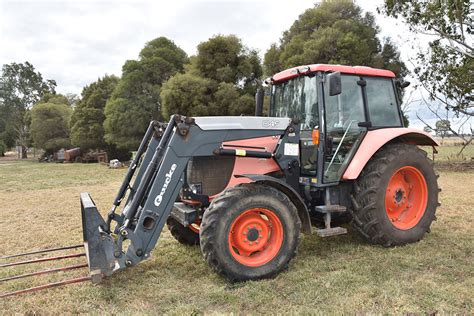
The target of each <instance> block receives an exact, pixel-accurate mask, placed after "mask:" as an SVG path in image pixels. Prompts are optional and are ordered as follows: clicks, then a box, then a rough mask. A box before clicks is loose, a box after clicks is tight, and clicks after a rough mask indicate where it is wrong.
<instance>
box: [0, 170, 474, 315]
mask: <svg viewBox="0 0 474 316" xmlns="http://www.w3.org/2000/svg"><path fill="white" fill-rule="evenodd" d="M124 173H125V171H124V170H110V169H107V168H106V167H104V166H100V165H97V164H89V165H87V164H54V163H49V164H46V163H43V164H40V163H37V162H32V161H28V162H16V161H5V162H3V163H2V162H1V161H0V201H1V204H0V227H1V231H0V238H1V240H2V243H1V244H0V256H2V255H6V254H11V253H17V252H21V251H26V250H30V249H40V248H45V247H54V246H60V245H69V244H76V243H81V242H82V240H81V238H82V237H81V236H82V235H81V230H82V229H81V218H80V206H79V193H80V192H84V191H87V192H90V193H91V195H92V197H93V198H94V200H95V202H96V203H97V205H98V207H99V209H100V210H101V211H102V213H105V212H106V211H107V210H108V208H109V207H110V204H111V201H112V200H113V197H114V195H115V193H116V190H117V189H118V186H119V184H120V181H121V179H122V177H123V174H124ZM439 182H440V186H441V187H442V188H443V191H442V192H441V196H440V200H441V203H442V206H441V207H440V208H439V209H438V220H437V221H436V222H435V223H434V224H433V226H432V232H431V233H430V234H428V235H427V236H426V237H425V239H424V240H422V241H421V242H419V243H417V244H412V245H408V246H405V247H396V248H391V249H385V248H381V247H376V246H371V245H368V244H367V243H365V242H364V241H363V240H362V239H361V238H359V237H358V235H357V234H356V233H355V232H354V231H353V230H350V231H349V234H347V235H344V236H339V237H333V238H328V239H320V238H318V237H317V236H316V235H312V236H305V237H304V238H303V241H302V243H301V245H300V248H299V252H298V255H297V257H296V258H295V259H294V260H293V261H292V263H291V265H290V268H289V270H287V271H285V272H283V273H281V274H280V275H278V276H277V277H276V278H274V279H270V280H262V281H256V282H255V281H250V282H244V283H238V284H230V283H228V282H227V281H225V280H224V279H223V278H221V277H219V276H218V275H216V274H215V273H213V272H212V271H211V269H210V268H209V267H208V266H207V264H206V263H205V262H204V261H203V259H202V257H201V253H200V250H199V248H198V247H186V246H182V245H180V244H178V243H177V242H176V241H175V240H174V239H173V238H172V237H171V235H170V234H169V232H168V231H165V232H164V233H163V235H162V237H161V239H160V241H159V242H158V245H157V247H156V249H155V250H154V251H153V253H152V254H153V256H152V258H151V259H150V260H148V261H145V262H143V263H141V264H140V265H138V266H136V267H134V268H130V269H128V270H126V271H123V272H120V273H117V274H115V275H113V276H112V277H111V278H109V279H108V280H106V281H105V282H103V283H101V284H99V285H92V284H91V283H82V284H79V285H70V286H67V287H62V288H57V289H52V290H45V291H41V292H38V293H36V294H28V295H25V296H18V297H14V298H9V299H3V300H2V299H0V311H2V313H6V314H14V313H39V314H63V313H87V312H92V313H95V314H102V313H112V314H118V313H120V314H124V313H125V314H129V313H133V314H136V313H148V314H162V313H172V314H192V313H213V312H215V313H223V312H227V313H228V312H238V313H244V314H247V313H314V312H319V313H329V312H331V313H337V314H340V313H349V312H350V313H353V312H358V313H360V312H370V313H412V312H414V313H432V312H440V313H461V314H472V313H474V299H473V298H474V295H473V289H474V264H473V263H474V254H473V251H474V237H473V236H474V228H473V218H474V217H473V215H474V214H473V213H474V208H473V204H474V173H468V172H465V173H460V172H457V173H455V172H448V171H442V172H441V177H440V179H439ZM83 261H84V259H83V258H82V259H75V260H70V261H69V262H62V263H61V265H62V264H66V263H67V264H72V263H79V262H83ZM1 263H3V262H0V264H1ZM53 266H55V265H53V264H43V265H36V266H35V267H32V268H33V269H35V268H40V267H43V268H46V267H53ZM29 269H31V268H29ZM29 269H27V268H26V267H25V268H21V269H16V271H17V272H18V271H19V272H26V271H29ZM12 273H13V269H11V268H2V269H1V270H0V278H2V277H6V276H9V275H12ZM84 274H86V271H85V270H82V271H76V272H73V273H68V274H67V275H66V274H58V275H54V276H51V277H47V276H43V277H38V278H37V279H35V280H34V281H17V282H11V283H7V284H0V292H6V291H12V290H17V289H20V288H22V287H26V286H33V285H36V284H39V283H41V282H46V281H54V280H59V279H62V278H66V277H74V276H80V275H84Z"/></svg>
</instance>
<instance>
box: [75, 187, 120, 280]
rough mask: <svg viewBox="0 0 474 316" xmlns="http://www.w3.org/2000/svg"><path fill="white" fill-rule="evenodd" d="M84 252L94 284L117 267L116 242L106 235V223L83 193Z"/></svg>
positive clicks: (87, 196)
mask: <svg viewBox="0 0 474 316" xmlns="http://www.w3.org/2000/svg"><path fill="white" fill-rule="evenodd" d="M81 213H82V232H83V236H84V250H85V253H86V257H87V264H88V266H89V274H90V277H91V280H92V282H93V283H99V282H100V281H102V278H103V277H104V276H110V275H111V274H112V272H113V269H114V266H115V258H114V240H113V237H112V236H111V235H110V234H108V233H106V231H105V227H106V223H105V221H104V219H103V218H102V216H101V215H100V214H99V211H98V210H97V207H96V206H95V204H94V201H92V199H91V197H90V195H89V194H88V193H81Z"/></svg>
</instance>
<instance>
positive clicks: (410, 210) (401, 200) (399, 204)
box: [352, 144, 439, 247]
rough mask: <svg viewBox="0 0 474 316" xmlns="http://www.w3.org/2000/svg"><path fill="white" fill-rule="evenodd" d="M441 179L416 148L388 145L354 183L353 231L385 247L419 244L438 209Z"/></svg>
mask: <svg viewBox="0 0 474 316" xmlns="http://www.w3.org/2000/svg"><path fill="white" fill-rule="evenodd" d="M438 191H439V189H438V183H437V175H436V173H435V171H434V169H433V165H432V162H431V161H430V160H429V159H428V158H427V156H426V152H425V151H423V150H421V149H419V148H418V147H416V146H415V145H408V144H392V145H388V146H386V147H385V148H383V149H382V150H380V151H379V152H377V153H376V154H375V155H374V157H372V159H371V160H370V161H369V162H368V163H367V165H366V166H365V168H364V170H363V171H362V173H361V174H360V176H359V178H358V179H357V181H356V182H355V188H354V194H353V206H354V207H353V208H354V210H353V221H352V224H353V226H354V227H355V228H356V229H357V230H358V231H359V232H360V233H361V234H362V235H363V236H364V237H365V238H366V239H367V240H369V241H370V242H372V243H375V244H381V245H383V246H387V247H389V246H395V245H404V244H407V243H412V242H416V241H419V240H421V239H422V238H423V236H424V234H425V233H426V232H427V231H429V229H430V225H431V223H432V221H433V220H434V218H435V212H436V208H437V207H438Z"/></svg>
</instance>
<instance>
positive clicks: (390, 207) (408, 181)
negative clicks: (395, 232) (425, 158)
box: [385, 166, 428, 230]
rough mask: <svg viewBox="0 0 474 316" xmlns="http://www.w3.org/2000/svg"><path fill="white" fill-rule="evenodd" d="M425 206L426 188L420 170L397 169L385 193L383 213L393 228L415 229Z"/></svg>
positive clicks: (411, 168)
mask: <svg viewBox="0 0 474 316" xmlns="http://www.w3.org/2000/svg"><path fill="white" fill-rule="evenodd" d="M427 204H428V186H427V184H426V180H425V177H424V176H423V174H422V173H421V172H420V170H418V169H417V168H415V167H412V166H405V167H402V168H400V169H398V170H397V171H396V172H395V173H394V174H393V175H392V177H391V178H390V180H389V182H388V185H387V189H386V192H385V211H386V212H387V216H388V218H389V219H390V221H391V222H392V224H393V226H395V227H396V228H398V229H401V230H408V229H410V228H413V227H415V226H416V224H418V223H419V222H420V220H421V218H422V217H423V214H424V213H425V210H426V205H427Z"/></svg>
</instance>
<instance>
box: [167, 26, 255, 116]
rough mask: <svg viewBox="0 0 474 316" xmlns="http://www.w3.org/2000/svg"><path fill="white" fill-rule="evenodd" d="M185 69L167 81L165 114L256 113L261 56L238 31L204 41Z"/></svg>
mask: <svg viewBox="0 0 474 316" xmlns="http://www.w3.org/2000/svg"><path fill="white" fill-rule="evenodd" d="M185 69H186V72H185V74H177V75H175V76H174V77H172V78H171V79H170V80H169V81H168V82H167V83H165V84H164V85H163V89H162V91H161V99H162V105H163V114H164V115H165V116H167V115H170V114H173V113H179V114H184V115H245V114H252V113H253V111H254V95H255V92H256V83H255V78H259V77H261V75H262V68H261V65H260V59H259V57H258V53H257V51H255V50H252V49H249V48H247V47H245V46H244V45H243V44H242V41H241V40H240V39H239V38H238V37H236V36H235V35H216V36H214V37H212V38H210V39H209V40H207V41H206V42H202V43H200V44H199V45H198V54H197V55H196V56H193V57H191V58H190V64H188V65H186V67H185Z"/></svg>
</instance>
